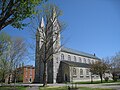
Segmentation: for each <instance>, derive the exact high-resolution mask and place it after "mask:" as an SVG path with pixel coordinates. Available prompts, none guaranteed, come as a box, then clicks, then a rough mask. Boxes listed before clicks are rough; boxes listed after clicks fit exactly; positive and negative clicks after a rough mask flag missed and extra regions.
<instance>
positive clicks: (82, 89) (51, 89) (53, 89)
mask: <svg viewBox="0 0 120 90" xmlns="http://www.w3.org/2000/svg"><path fill="white" fill-rule="evenodd" d="M39 90H68V88H67V87H45V88H44V87H40V89H39ZM73 90H75V89H73ZM78 90H113V89H100V88H87V87H79V89H78Z"/></svg>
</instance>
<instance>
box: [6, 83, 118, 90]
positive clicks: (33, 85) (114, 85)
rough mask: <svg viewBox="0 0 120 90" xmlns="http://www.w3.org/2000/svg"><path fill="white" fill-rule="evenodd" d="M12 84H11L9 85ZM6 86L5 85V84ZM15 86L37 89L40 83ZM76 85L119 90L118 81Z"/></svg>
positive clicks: (78, 85) (57, 85) (31, 89)
mask: <svg viewBox="0 0 120 90" xmlns="http://www.w3.org/2000/svg"><path fill="white" fill-rule="evenodd" d="M12 85H14V84H11V86H12ZM71 85H72V84H48V86H53V87H54V86H55V87H61V86H71ZM5 86H7V85H5ZM16 86H27V87H28V88H27V90H39V88H38V87H39V86H42V84H16ZM74 86H75V85H74ZM77 87H90V88H111V89H115V90H120V82H119V83H102V84H77Z"/></svg>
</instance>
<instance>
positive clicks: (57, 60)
mask: <svg viewBox="0 0 120 90" xmlns="http://www.w3.org/2000/svg"><path fill="white" fill-rule="evenodd" d="M41 28H44V20H43V18H42V21H41V24H40V26H39V27H38V31H37V33H36V35H38V34H40V32H39V31H40V30H41ZM53 29H58V30H59V29H60V27H59V24H58V22H57V20H55V22H54V25H53ZM57 42H59V43H57V45H58V46H60V35H59V38H58V40H57ZM41 43H42V41H41V39H40V38H39V37H37V36H36V48H38V47H42V45H41ZM54 47H55V45H54V46H53V48H54ZM38 54H39V53H38V50H37V49H36V61H35V82H39V83H42V82H43V63H42V61H40V58H38V56H39V55H38ZM98 60H100V58H98V57H96V56H95V54H94V55H92V54H89V53H84V52H80V51H77V50H74V49H71V48H66V47H61V49H60V52H59V53H57V54H54V55H53V57H52V60H49V62H48V64H47V73H48V77H47V79H48V83H63V82H78V81H80V82H81V81H90V80H91V78H93V80H100V77H99V76H98V75H92V76H91V73H90V71H89V67H90V64H91V63H94V62H96V61H98Z"/></svg>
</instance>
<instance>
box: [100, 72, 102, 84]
mask: <svg viewBox="0 0 120 90" xmlns="http://www.w3.org/2000/svg"><path fill="white" fill-rule="evenodd" d="M100 79H101V83H102V74H100Z"/></svg>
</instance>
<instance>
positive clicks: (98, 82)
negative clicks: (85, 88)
mask: <svg viewBox="0 0 120 90" xmlns="http://www.w3.org/2000/svg"><path fill="white" fill-rule="evenodd" d="M116 82H120V80H119V81H116ZM75 83H76V84H100V83H101V81H93V83H91V82H90V81H89V82H75ZM75 83H74V84H75ZM102 83H114V81H113V80H109V81H108V82H106V81H105V80H103V82H102Z"/></svg>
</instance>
